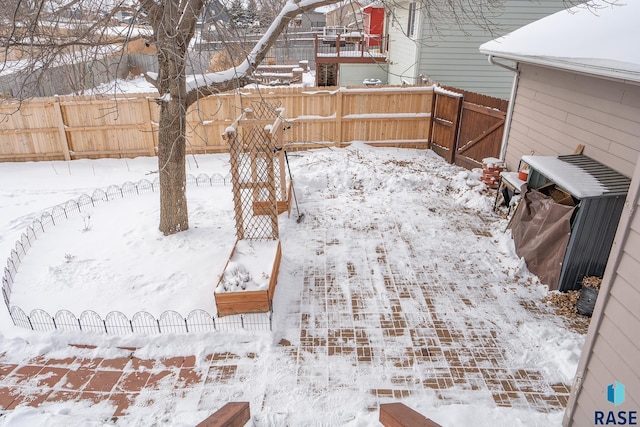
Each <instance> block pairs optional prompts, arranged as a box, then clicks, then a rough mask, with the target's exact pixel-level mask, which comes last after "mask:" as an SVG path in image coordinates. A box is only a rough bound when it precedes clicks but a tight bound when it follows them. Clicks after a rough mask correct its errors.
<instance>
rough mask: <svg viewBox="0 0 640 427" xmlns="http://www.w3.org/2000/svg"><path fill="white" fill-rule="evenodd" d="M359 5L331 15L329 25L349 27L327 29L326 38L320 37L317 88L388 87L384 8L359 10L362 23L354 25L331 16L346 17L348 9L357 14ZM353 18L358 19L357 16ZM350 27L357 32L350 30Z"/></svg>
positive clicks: (344, 6)
mask: <svg viewBox="0 0 640 427" xmlns="http://www.w3.org/2000/svg"><path fill="white" fill-rule="evenodd" d="M356 5H357V3H347V4H346V5H343V6H340V7H339V8H337V9H334V10H332V11H330V12H328V13H327V24H329V23H343V24H347V25H346V26H338V27H335V26H333V27H331V26H329V25H327V27H326V28H325V31H324V32H323V35H321V36H316V43H315V64H316V86H362V85H381V84H386V83H387V72H388V71H387V63H386V56H385V55H386V54H385V47H386V37H384V35H383V31H384V7H383V6H382V5H369V6H367V7H365V8H363V9H361V10H358V11H357V16H358V19H360V21H351V24H349V22H350V21H347V20H344V21H338V20H336V18H337V16H338V15H330V14H331V13H332V12H335V11H341V13H342V14H345V15H346V13H345V8H349V10H354V9H353V8H355V7H356ZM330 16H333V17H332V18H330ZM350 16H352V17H354V16H356V14H355V12H354V13H351V14H350ZM354 19H355V18H354ZM349 25H350V27H351V28H353V29H349ZM355 27H357V28H358V29H355Z"/></svg>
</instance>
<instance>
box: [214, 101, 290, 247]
mask: <svg viewBox="0 0 640 427" xmlns="http://www.w3.org/2000/svg"><path fill="white" fill-rule="evenodd" d="M259 105H261V104H259ZM283 113H284V109H282V108H278V109H275V108H264V107H262V108H260V109H258V110H255V109H247V110H245V112H244V113H243V114H242V116H240V118H239V119H238V120H236V122H235V123H234V125H233V126H230V127H229V128H227V131H226V132H225V134H224V135H223V139H225V140H226V141H227V143H228V144H229V154H230V157H231V181H232V185H233V202H234V211H235V220H236V235H237V237H238V239H239V240H242V239H250V240H276V239H278V238H279V233H278V215H279V214H280V213H282V212H284V211H285V210H288V209H289V204H288V199H289V197H288V196H289V194H288V191H287V184H286V174H285V162H284V151H283V149H282V144H283V138H282V132H283V123H282V114H283ZM258 114H259V115H258ZM269 116H271V117H269ZM274 116H275V117H274Z"/></svg>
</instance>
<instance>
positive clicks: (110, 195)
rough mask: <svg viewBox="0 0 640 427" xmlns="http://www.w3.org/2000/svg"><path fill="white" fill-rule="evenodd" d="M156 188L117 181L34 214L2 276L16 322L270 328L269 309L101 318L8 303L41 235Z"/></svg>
mask: <svg viewBox="0 0 640 427" xmlns="http://www.w3.org/2000/svg"><path fill="white" fill-rule="evenodd" d="M186 180H187V186H195V187H204V186H209V187H213V186H216V185H227V183H229V182H230V181H231V178H230V176H226V177H225V176H222V175H220V174H213V175H211V176H209V175H207V174H200V175H198V176H194V175H187V177H186ZM159 189H160V183H159V180H158V179H157V178H156V179H155V180H153V181H149V180H147V179H143V180H140V181H138V182H137V183H133V182H125V183H124V184H122V185H121V186H117V185H111V186H109V187H107V189H106V190H102V189H97V190H94V192H93V193H92V194H91V195H88V194H82V195H81V196H79V197H78V198H77V199H71V200H68V201H66V202H65V203H63V204H60V205H56V206H54V207H53V208H51V209H50V210H48V211H45V212H43V213H42V214H41V215H40V217H39V218H35V219H34V220H33V221H32V222H31V224H30V225H28V226H27V229H26V230H25V232H24V233H22V234H21V236H20V238H19V239H18V240H17V241H16V244H15V248H14V249H12V250H11V253H10V255H9V257H8V258H7V265H6V267H5V268H4V274H3V276H2V298H3V300H4V303H5V305H6V307H7V310H8V311H9V315H10V316H11V320H12V321H13V323H14V325H15V326H18V327H22V328H26V329H31V330H35V331H51V330H56V329H58V330H65V331H87V332H94V333H104V334H112V335H114V334H115V335H125V334H161V333H184V332H212V331H221V330H237V329H250V330H259V329H269V330H270V329H271V319H272V313H271V312H268V313H256V314H242V315H236V316H225V317H224V318H217V317H215V316H213V315H211V314H209V313H208V312H207V311H205V310H201V309H196V310H192V311H191V312H190V313H189V314H188V315H187V316H186V317H184V316H183V315H181V314H180V313H178V312H176V311H174V310H168V311H165V312H163V313H162V314H161V315H160V317H158V318H156V317H154V316H153V315H152V314H151V313H149V312H146V311H139V312H137V313H135V314H134V315H133V316H131V318H130V319H129V318H128V317H127V316H126V315H125V314H124V313H122V312H120V311H111V312H109V313H107V315H106V316H105V317H104V319H103V318H102V317H101V316H100V315H99V314H98V313H96V312H95V311H93V310H84V311H82V313H81V314H80V316H76V315H75V314H74V313H72V312H71V311H69V310H59V311H58V312H57V313H55V315H53V316H52V315H51V314H49V313H48V312H46V311H45V310H41V309H33V310H31V313H29V314H27V313H25V311H24V310H22V308H20V307H18V306H12V305H11V292H12V290H13V284H14V280H15V277H16V274H17V273H18V268H19V267H20V264H21V263H22V260H23V259H24V257H25V256H26V255H27V252H28V251H29V249H31V247H32V246H33V244H34V242H35V241H36V240H38V237H39V236H41V235H42V234H44V233H45V232H46V231H47V230H49V229H51V228H52V227H54V226H55V225H56V224H59V223H60V222H62V221H64V220H66V219H68V218H71V217H72V216H75V215H79V214H81V213H82V212H83V211H86V209H87V208H94V207H96V206H97V205H99V204H101V203H106V202H109V201H111V200H116V199H123V198H126V197H131V196H136V195H140V194H146V193H151V192H156V191H159Z"/></svg>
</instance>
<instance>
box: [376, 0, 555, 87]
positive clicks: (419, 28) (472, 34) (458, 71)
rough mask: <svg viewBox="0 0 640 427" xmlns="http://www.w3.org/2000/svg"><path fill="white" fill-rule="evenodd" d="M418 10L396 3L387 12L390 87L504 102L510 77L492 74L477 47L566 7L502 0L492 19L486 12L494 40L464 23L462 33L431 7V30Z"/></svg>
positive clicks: (548, 0)
mask: <svg viewBox="0 0 640 427" xmlns="http://www.w3.org/2000/svg"><path fill="white" fill-rule="evenodd" d="M471 3H473V2H471ZM478 3H479V2H476V4H478ZM419 4H420V2H415V1H409V0H399V1H397V2H394V3H393V6H392V7H391V8H390V9H389V10H388V14H387V22H386V32H387V34H388V35H389V44H388V47H389V48H388V50H389V53H388V62H389V78H388V81H389V84H394V85H397V84H403V83H404V84H417V83H421V82H423V81H433V82H437V83H441V84H444V85H449V86H454V87H457V88H460V89H464V90H468V91H472V92H478V93H482V94H484V95H489V96H494V97H497V98H503V99H507V98H508V97H509V93H510V91H511V84H512V81H513V78H512V73H510V72H508V71H501V70H499V69H498V70H496V67H493V66H491V64H489V63H488V62H487V59H486V57H485V56H483V55H481V54H479V53H478V46H479V45H480V44H482V43H484V42H486V41H489V40H492V39H494V38H495V37H496V36H497V35H501V34H506V33H508V32H510V31H513V30H515V29H516V28H519V27H521V26H523V25H526V24H528V23H530V22H533V21H535V20H537V19H540V18H542V17H544V16H547V15H550V14H552V13H554V12H557V11H559V10H562V9H563V8H564V7H565V4H566V2H565V1H563V0H538V1H522V0H505V1H504V3H503V6H502V8H501V9H500V10H497V11H496V12H495V13H492V14H489V13H488V12H484V13H486V14H488V16H487V18H488V19H490V20H491V21H492V23H493V24H494V25H495V29H494V30H493V31H494V33H493V34H491V33H490V32H489V31H488V30H483V29H482V28H480V27H479V26H478V25H476V24H471V23H468V22H467V23H466V24H462V28H461V26H460V25H459V24H458V23H457V22H455V19H454V18H453V17H452V16H451V14H449V13H443V14H442V15H439V14H438V12H437V11H436V9H437V8H435V7H434V8H431V9H430V13H431V14H432V15H433V16H432V20H431V22H434V23H437V25H436V27H434V26H433V25H431V24H430V22H429V19H428V17H427V16H426V11H425V9H424V8H420V7H419V6H416V5H419ZM468 7H473V5H471V6H468ZM470 12H471V11H470ZM466 20H467V21H468V18H467V19H466Z"/></svg>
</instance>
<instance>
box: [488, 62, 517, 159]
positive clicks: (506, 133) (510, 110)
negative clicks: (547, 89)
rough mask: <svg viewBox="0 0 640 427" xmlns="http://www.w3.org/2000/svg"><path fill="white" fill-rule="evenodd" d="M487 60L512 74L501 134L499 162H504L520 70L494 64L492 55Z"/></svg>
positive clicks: (497, 63)
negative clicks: (507, 106)
mask: <svg viewBox="0 0 640 427" xmlns="http://www.w3.org/2000/svg"><path fill="white" fill-rule="evenodd" d="M487 59H488V60H489V64H491V65H497V66H498V67H502V68H504V69H505V70H509V71H511V72H512V73H513V83H512V84H511V95H510V96H509V108H508V109H507V117H505V120H504V132H502V145H501V147H500V160H503V161H504V160H505V157H506V155H507V141H508V140H509V131H510V130H511V118H512V117H513V107H514V104H515V99H516V92H517V90H518V80H519V77H520V70H518V66H517V65H516V66H515V67H511V66H509V65H506V64H501V63H500V62H496V61H495V59H494V58H493V55H488V56H487Z"/></svg>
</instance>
